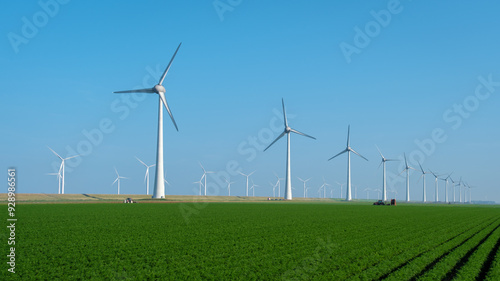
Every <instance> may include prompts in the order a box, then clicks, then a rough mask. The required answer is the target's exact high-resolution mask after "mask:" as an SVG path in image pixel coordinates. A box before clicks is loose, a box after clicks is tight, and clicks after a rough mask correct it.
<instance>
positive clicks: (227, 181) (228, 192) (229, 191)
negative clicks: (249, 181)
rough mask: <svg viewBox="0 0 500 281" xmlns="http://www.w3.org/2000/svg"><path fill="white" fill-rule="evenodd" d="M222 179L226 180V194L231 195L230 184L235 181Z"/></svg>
mask: <svg viewBox="0 0 500 281" xmlns="http://www.w3.org/2000/svg"><path fill="white" fill-rule="evenodd" d="M224 180H225V181H226V183H227V196H231V184H233V183H235V182H234V181H230V180H228V179H226V178H224Z"/></svg>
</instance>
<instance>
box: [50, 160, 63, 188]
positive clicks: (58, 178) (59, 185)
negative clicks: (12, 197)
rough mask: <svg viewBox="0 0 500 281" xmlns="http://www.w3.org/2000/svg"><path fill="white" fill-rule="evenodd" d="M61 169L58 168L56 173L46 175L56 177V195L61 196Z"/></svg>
mask: <svg viewBox="0 0 500 281" xmlns="http://www.w3.org/2000/svg"><path fill="white" fill-rule="evenodd" d="M61 168H62V166H60V167H59V171H57V173H47V175H51V176H57V182H58V191H57V194H61V179H62V176H61Z"/></svg>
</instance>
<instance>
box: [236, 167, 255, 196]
mask: <svg viewBox="0 0 500 281" xmlns="http://www.w3.org/2000/svg"><path fill="white" fill-rule="evenodd" d="M238 173H239V174H240V175H242V176H244V177H246V178H247V193H246V194H247V197H248V177H249V176H251V175H252V174H253V173H255V171H253V172H251V173H250V174H248V175H245V174H243V173H242V172H240V171H238Z"/></svg>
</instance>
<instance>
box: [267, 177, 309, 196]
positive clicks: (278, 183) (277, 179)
mask: <svg viewBox="0 0 500 281" xmlns="http://www.w3.org/2000/svg"><path fill="white" fill-rule="evenodd" d="M274 176H275V177H276V185H277V186H278V197H281V180H284V178H280V177H278V175H277V174H276V172H275V173H274ZM306 193H307V191H306Z"/></svg>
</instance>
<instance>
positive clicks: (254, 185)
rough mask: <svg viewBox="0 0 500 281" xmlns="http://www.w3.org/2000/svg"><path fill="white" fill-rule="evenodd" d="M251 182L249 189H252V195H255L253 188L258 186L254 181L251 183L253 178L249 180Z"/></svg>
mask: <svg viewBox="0 0 500 281" xmlns="http://www.w3.org/2000/svg"><path fill="white" fill-rule="evenodd" d="M250 181H251V182H252V186H251V187H250V189H251V190H252V196H253V197H255V188H256V187H258V185H256V184H255V183H253V180H250Z"/></svg>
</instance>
